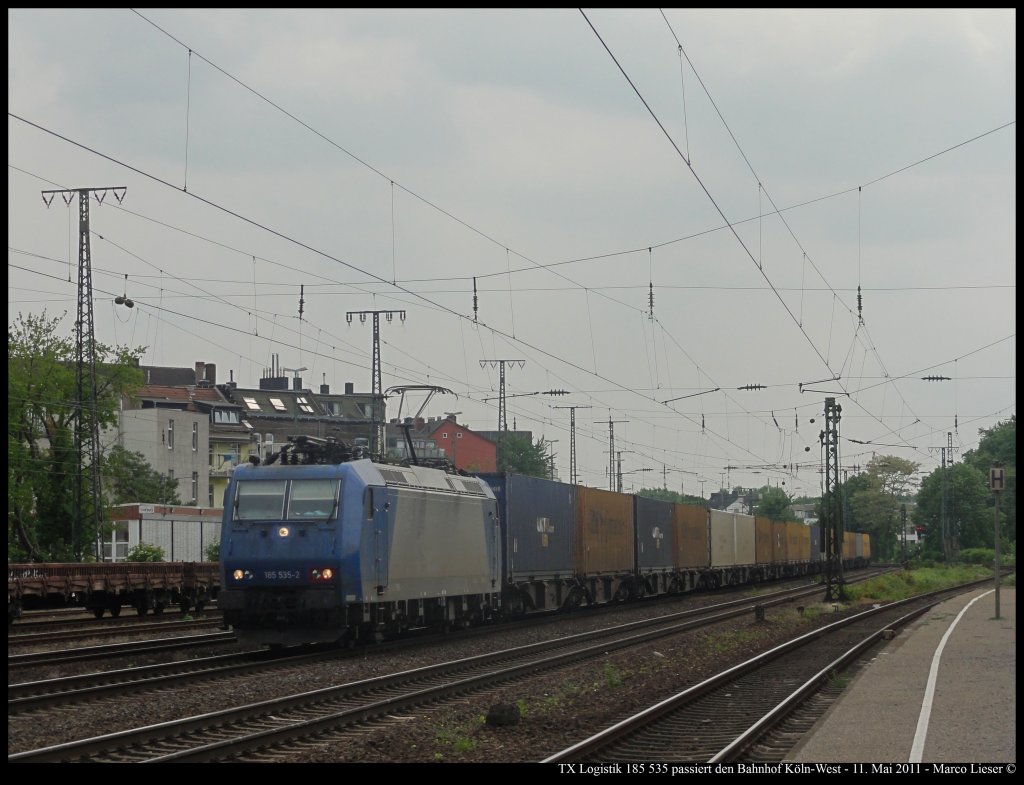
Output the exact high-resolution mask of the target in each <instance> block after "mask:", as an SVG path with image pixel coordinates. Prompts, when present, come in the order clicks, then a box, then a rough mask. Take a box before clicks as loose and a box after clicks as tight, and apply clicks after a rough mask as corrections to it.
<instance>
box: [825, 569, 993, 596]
mask: <svg viewBox="0 0 1024 785" xmlns="http://www.w3.org/2000/svg"><path fill="white" fill-rule="evenodd" d="M991 576H992V571H991V570H990V569H987V568H985V567H981V566H974V565H954V566H948V567H946V566H935V567H922V568H920V569H914V570H901V571H900V572H894V573H889V574H888V575H882V576H879V577H877V578H872V579H871V580H869V581H864V582H863V583H853V584H848V585H847V586H845V587H844V589H845V590H846V595H847V597H849V599H850V601H852V602H858V603H862V604H863V603H869V602H892V601H893V600H902V599H904V598H906V597H909V596H911V595H914V594H926V593H927V592H930V591H937V590H939V589H945V588H948V587H949V586H955V585H957V584H960V583H967V582H969V581H977V580H983V579H985V578H989V577H991Z"/></svg>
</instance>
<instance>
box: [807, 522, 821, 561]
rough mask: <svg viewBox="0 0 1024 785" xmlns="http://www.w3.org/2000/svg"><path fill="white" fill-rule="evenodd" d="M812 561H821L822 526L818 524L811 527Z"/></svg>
mask: <svg viewBox="0 0 1024 785" xmlns="http://www.w3.org/2000/svg"><path fill="white" fill-rule="evenodd" d="M810 529H811V561H821V548H822V542H821V526H820V525H819V524H817V523H815V524H813V525H812V526H811V527H810Z"/></svg>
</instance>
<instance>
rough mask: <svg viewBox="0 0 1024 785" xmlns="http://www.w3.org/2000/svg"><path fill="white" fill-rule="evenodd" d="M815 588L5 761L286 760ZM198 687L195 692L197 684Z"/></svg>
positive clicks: (27, 753)
mask: <svg viewBox="0 0 1024 785" xmlns="http://www.w3.org/2000/svg"><path fill="white" fill-rule="evenodd" d="M820 591H821V587H820V586H818V585H811V586H806V587H802V588H801V589H797V590H789V591H785V592H776V593H773V594H770V595H762V596H759V597H755V598H743V599H739V600H734V601H732V602H730V603H724V604H721V605H717V606H714V607H712V608H710V609H708V608H705V609H697V610H689V611H684V612H682V613H675V614H667V615H665V616H660V617H658V618H656V619H648V620H644V621H640V622H633V623H630V624H625V625H617V626H615V627H612V628H606V629H602V630H598V631H593V632H589V633H584V634H581V635H575V636H572V637H570V638H561V639H557V640H554V641H546V642H543V643H537V644H531V645H529V646H523V647H519V648H516V649H510V650H505V651H501V652H496V653H492V654H487V655H481V656H477V657H471V658H468V659H464V660H458V661H454V662H448V663H443V664H439V665H432V666H429V667H426V668H419V669H415V670H410V671H405V672H403V673H398V674H392V675H389V676H384V677H379V678H373V679H367V680H363V681H360V682H355V683H351V684H346V685H341V686H335V687H328V688H324V689H320V690H316V691H313V692H309V693H303V694H298V695H290V696H286V697H284V698H281V699H277V700H272V701H263V702H260V703H256V704H250V705H246V706H240V707H235V708H231V709H225V710H222V711H218V712H214V713H211V714H205V715H202V716H197V717H190V718H186V719H183V720H178V721H174V722H167V723H162V724H160V725H156V726H148V727H145V728H137V729H132V730H126V731H122V732H119V733H114V734H109V735H107V736H100V737H95V738H90V739H82V740H79V741H74V742H70V743H68V744H62V745H55V746H52V747H47V748H43V749H37V750H29V751H25V752H21V753H18V754H15V755H11V756H9V758H8V759H9V760H10V761H12V762H22V761H101V762H139V761H172V760H173V761H177V760H182V761H185V760H187V761H204V760H229V759H236V760H237V759H244V760H260V759H266V756H270V758H271V759H276V758H277V757H278V756H284V757H287V756H288V755H289V754H290V752H291V751H292V750H293V749H294V745H295V744H297V743H302V742H301V740H307V741H308V740H309V739H315V738H316V737H318V736H319V735H322V734H324V733H329V734H331V736H332V737H334V736H335V735H336V734H339V733H340V734H347V733H352V732H353V728H354V727H356V726H359V725H361V724H363V723H367V722H372V721H378V720H381V719H382V718H386V717H389V716H394V715H395V714H396V713H399V712H402V711H406V710H408V709H409V708H411V707H414V706H423V705H424V704H436V703H438V702H443V701H445V700H448V699H450V698H451V697H452V696H457V695H463V694H466V693H467V692H474V691H479V690H487V689H489V688H492V687H493V686H495V685H498V684H505V683H509V682H514V681H516V680H528V679H529V678H530V677H531V676H533V675H535V674H537V673H538V672H541V671H544V670H548V669H552V668H558V667H562V666H566V665H569V664H572V663H576V662H579V661H581V660H586V659H590V658H595V657H602V656H605V655H606V654H607V652H609V651H612V650H616V649H623V648H628V647H631V646H636V645H639V644H641V643H644V642H648V641H651V640H655V639H657V638H662V637H666V636H672V635H678V634H679V633H682V632H685V631H688V630H692V629H694V628H697V627H700V626H705V625H711V624H714V623H715V622H717V621H722V620H725V619H730V618H735V617H736V616H740V615H749V614H750V613H751V612H753V611H754V609H755V607H756V606H768V605H771V604H777V603H785V602H791V601H793V600H794V599H797V598H799V597H800V596H805V595H808V594H814V595H817V594H819V593H820ZM194 681H195V679H194V677H193V678H192V679H191V683H193V684H194Z"/></svg>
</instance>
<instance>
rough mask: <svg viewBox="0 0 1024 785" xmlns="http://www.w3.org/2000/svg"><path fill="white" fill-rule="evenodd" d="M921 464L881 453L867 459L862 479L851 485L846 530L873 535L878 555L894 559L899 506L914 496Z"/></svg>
mask: <svg viewBox="0 0 1024 785" xmlns="http://www.w3.org/2000/svg"><path fill="white" fill-rule="evenodd" d="M919 465H920V464H917V463H914V461H908V460H906V459H904V458H898V457H896V456H894V455H878V456H876V457H874V458H872V459H871V460H870V461H868V465H867V467H866V472H865V474H864V475H862V479H860V480H857V482H856V483H854V484H853V486H852V487H849V486H850V482H852V479H856V478H851V481H848V482H847V484H846V485H847V486H848V487H847V488H846V490H847V491H848V493H847V494H846V496H845V498H846V499H847V501H848V508H847V510H846V515H845V518H844V529H845V530H846V531H866V532H869V533H871V534H872V535H874V542H875V547H876V548H877V549H878V555H879V557H880V558H883V559H892V558H894V556H895V554H896V548H897V543H898V542H899V538H898V536H897V535H898V533H899V527H900V523H899V522H900V520H901V517H900V515H901V510H900V507H901V506H902V504H903V503H904V502H906V501H907V500H908V499H909V498H910V495H911V483H912V481H913V477H914V473H915V472H916V471H917V469H918V466H919Z"/></svg>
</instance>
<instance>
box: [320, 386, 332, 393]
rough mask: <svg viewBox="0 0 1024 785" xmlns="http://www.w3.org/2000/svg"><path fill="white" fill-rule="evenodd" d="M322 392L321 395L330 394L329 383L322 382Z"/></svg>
mask: <svg viewBox="0 0 1024 785" xmlns="http://www.w3.org/2000/svg"><path fill="white" fill-rule="evenodd" d="M320 394H321V395H330V394H331V386H330V385H329V384H321V385H320Z"/></svg>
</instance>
